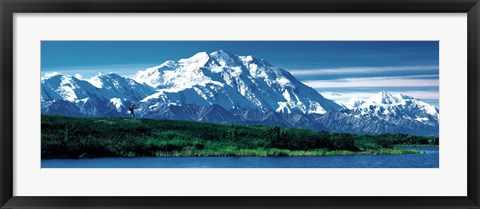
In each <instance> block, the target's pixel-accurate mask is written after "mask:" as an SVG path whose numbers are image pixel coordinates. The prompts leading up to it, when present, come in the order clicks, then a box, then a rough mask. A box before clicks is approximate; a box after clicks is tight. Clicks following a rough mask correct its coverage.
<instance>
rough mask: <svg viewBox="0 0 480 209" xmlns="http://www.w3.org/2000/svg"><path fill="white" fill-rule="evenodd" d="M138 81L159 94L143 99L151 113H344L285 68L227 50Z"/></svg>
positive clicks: (144, 74)
mask: <svg viewBox="0 0 480 209" xmlns="http://www.w3.org/2000/svg"><path fill="white" fill-rule="evenodd" d="M134 79H135V80H136V81H137V82H139V83H145V84H148V85H150V86H153V87H155V88H157V89H159V91H158V92H157V93H155V94H153V95H150V96H149V97H147V98H145V99H143V100H142V102H144V103H147V104H146V105H147V106H148V107H149V108H150V107H151V109H146V111H150V110H151V111H156V109H155V107H156V106H158V105H160V104H169V105H180V104H196V105H199V106H209V105H214V104H215V105H218V106H220V107H222V108H224V109H226V110H232V109H250V110H252V109H253V110H257V111H260V112H269V111H275V112H278V113H302V114H311V113H316V114H324V113H326V112H327V111H334V110H339V109H341V106H340V105H338V104H336V103H335V102H333V101H331V100H328V99H326V98H324V97H323V96H322V95H320V94H319V93H318V92H317V91H315V90H314V89H312V88H310V87H308V86H306V85H305V84H303V83H301V82H300V81H298V80H297V79H295V78H294V77H293V76H292V75H291V74H290V73H289V72H287V71H285V70H283V69H281V68H277V67H274V66H272V65H271V64H269V63H268V62H267V61H265V60H263V59H256V58H254V57H252V56H237V55H234V54H232V53H231V52H227V51H223V50H220V51H215V52H212V53H210V54H207V53H206V52H200V53H197V54H195V55H194V56H192V57H190V58H187V59H181V60H179V61H166V62H164V63H163V64H161V65H159V66H157V67H153V68H149V69H146V70H145V71H140V72H138V73H137V74H136V75H135V76H134ZM147 114H148V113H147Z"/></svg>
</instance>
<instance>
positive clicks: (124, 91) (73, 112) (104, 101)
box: [41, 73, 155, 116]
mask: <svg viewBox="0 0 480 209" xmlns="http://www.w3.org/2000/svg"><path fill="white" fill-rule="evenodd" d="M41 83H42V85H41V103H42V104H41V107H42V113H44V114H62V115H68V116H123V115H124V113H125V112H126V111H127V110H126V108H125V107H126V106H128V105H130V104H131V103H134V102H137V101H139V100H141V99H142V98H145V97H146V96H148V95H150V94H153V93H155V89H154V88H152V87H150V86H148V85H145V84H140V83H137V82H136V81H134V80H132V79H129V78H124V77H121V76H119V75H117V74H114V73H109V74H99V75H97V76H95V77H93V78H92V79H90V80H88V81H87V80H82V79H80V78H77V77H75V76H69V75H61V74H54V75H50V76H48V77H44V78H42V81H41Z"/></svg>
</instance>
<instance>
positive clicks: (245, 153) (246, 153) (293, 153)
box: [42, 149, 424, 160]
mask: <svg viewBox="0 0 480 209" xmlns="http://www.w3.org/2000/svg"><path fill="white" fill-rule="evenodd" d="M258 151H259V150H238V151H237V153H219V152H214V153H213V152H198V153H182V152H172V153H156V155H151V156H103V157H88V154H86V155H84V156H85V157H76V158H75V157H58V158H55V157H47V158H42V160H52V159H93V158H119V157H122V158H134V157H314V156H353V155H405V154H423V153H424V152H423V151H420V150H409V149H380V150H366V151H360V152H354V151H348V150H335V151H326V150H310V151H308V150H307V151H303V150H279V149H271V150H268V149H265V150H262V151H263V152H258ZM254 152H256V154H253V153H254Z"/></svg>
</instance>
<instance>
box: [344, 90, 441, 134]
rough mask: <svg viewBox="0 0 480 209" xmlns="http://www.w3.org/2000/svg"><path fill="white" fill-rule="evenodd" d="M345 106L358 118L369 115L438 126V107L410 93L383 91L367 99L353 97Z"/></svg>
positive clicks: (386, 119)
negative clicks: (393, 93) (394, 93)
mask: <svg viewBox="0 0 480 209" xmlns="http://www.w3.org/2000/svg"><path fill="white" fill-rule="evenodd" d="M345 106H346V107H347V108H348V109H350V113H351V114H352V115H356V117H357V118H360V117H363V116H368V117H377V118H379V119H381V120H385V121H388V120H393V118H397V119H401V120H404V121H405V120H408V121H413V122H418V123H422V124H428V125H431V126H438V119H439V110H438V108H436V107H435V106H433V105H430V104H428V103H426V102H423V101H420V100H418V99H415V98H413V97H411V96H408V95H403V94H396V95H392V94H390V93H388V92H385V91H382V92H380V93H377V94H375V95H373V96H372V97H370V98H368V99H366V100H362V99H357V98H352V99H351V100H350V101H349V102H348V103H347V104H345Z"/></svg>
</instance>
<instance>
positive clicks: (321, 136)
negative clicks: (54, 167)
mask: <svg viewBox="0 0 480 209" xmlns="http://www.w3.org/2000/svg"><path fill="white" fill-rule="evenodd" d="M41 128H42V133H41V135H42V158H78V157H80V156H82V157H119V156H123V157H135V156H137V157H138V156H314V155H354V154H412V153H419V151H416V150H408V149H400V148H396V147H395V146H396V145H437V146H438V137H420V136H410V135H402V134H384V135H375V136H372V135H359V134H347V133H334V132H326V131H313V130H305V129H292V128H280V127H268V126H240V125H219V124H212V123H201V122H190V121H174V120H153V119H124V118H75V117H64V116H45V115H43V116H42V127H41Z"/></svg>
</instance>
